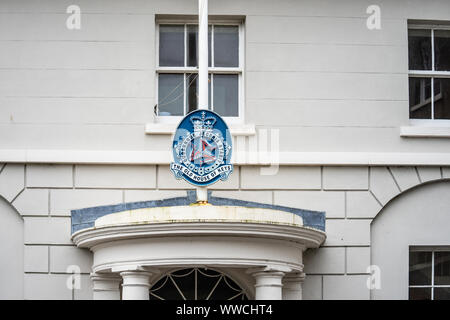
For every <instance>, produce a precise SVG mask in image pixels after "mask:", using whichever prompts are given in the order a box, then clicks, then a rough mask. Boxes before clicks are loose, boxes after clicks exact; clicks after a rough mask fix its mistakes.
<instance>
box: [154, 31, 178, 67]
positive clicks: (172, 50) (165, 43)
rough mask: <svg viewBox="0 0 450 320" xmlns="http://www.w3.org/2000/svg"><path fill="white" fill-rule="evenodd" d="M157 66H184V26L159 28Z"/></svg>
mask: <svg viewBox="0 0 450 320" xmlns="http://www.w3.org/2000/svg"><path fill="white" fill-rule="evenodd" d="M159 65H160V66H162V67H180V66H184V26H183V25H160V26H159Z"/></svg>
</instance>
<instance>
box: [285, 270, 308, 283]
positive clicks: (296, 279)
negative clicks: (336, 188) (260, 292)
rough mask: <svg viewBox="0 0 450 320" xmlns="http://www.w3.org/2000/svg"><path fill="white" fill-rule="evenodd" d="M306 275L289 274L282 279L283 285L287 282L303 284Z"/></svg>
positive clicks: (300, 273)
mask: <svg viewBox="0 0 450 320" xmlns="http://www.w3.org/2000/svg"><path fill="white" fill-rule="evenodd" d="M305 277H306V274H305V273H304V272H298V271H297V272H290V273H287V274H286V275H285V276H284V278H283V283H287V282H303V281H305Z"/></svg>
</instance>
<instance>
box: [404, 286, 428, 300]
mask: <svg viewBox="0 0 450 320" xmlns="http://www.w3.org/2000/svg"><path fill="white" fill-rule="evenodd" d="M409 300H431V288H409Z"/></svg>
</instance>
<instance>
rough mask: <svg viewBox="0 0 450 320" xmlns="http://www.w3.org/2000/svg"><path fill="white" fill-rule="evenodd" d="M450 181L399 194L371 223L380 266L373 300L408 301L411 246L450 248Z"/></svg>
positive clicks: (373, 256)
mask: <svg viewBox="0 0 450 320" xmlns="http://www.w3.org/2000/svg"><path fill="white" fill-rule="evenodd" d="M449 194H450V181H449V180H448V179H438V180H436V181H428V182H426V183H421V184H417V185H415V186H414V187H411V188H408V190H406V191H405V192H402V193H401V194H398V195H396V196H395V197H393V198H392V199H391V200H389V202H388V203H387V204H386V205H385V206H384V207H383V208H382V210H380V212H379V213H378V215H377V216H376V217H375V219H374V220H373V221H372V223H371V246H372V248H371V264H372V265H376V266H378V267H379V269H378V270H379V271H380V274H379V275H380V280H381V282H380V285H381V288H380V289H374V290H372V291H371V297H372V298H373V299H408V261H409V260H408V255H409V247H410V246H450V237H449V233H448V228H449V227H448V226H449V225H450V198H449V197H448V195H449Z"/></svg>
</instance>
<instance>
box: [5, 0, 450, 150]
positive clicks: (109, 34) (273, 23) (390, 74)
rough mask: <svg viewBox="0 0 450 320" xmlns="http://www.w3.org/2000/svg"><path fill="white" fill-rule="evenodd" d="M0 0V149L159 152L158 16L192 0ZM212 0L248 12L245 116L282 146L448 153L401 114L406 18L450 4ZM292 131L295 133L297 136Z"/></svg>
mask: <svg viewBox="0 0 450 320" xmlns="http://www.w3.org/2000/svg"><path fill="white" fill-rule="evenodd" d="M72 2H73V1H55V0H46V1H39V2H35V1H31V0H24V1H14V0H6V1H2V2H1V3H0V15H1V19H0V41H1V46H2V50H1V52H0V106H1V108H0V137H1V138H0V149H78V150H83V149H86V150H141V151H143V150H146V151H148V150H166V149H167V146H168V145H169V144H170V141H169V140H170V137H169V136H168V135H166V136H152V135H145V134H144V125H145V123H149V122H152V121H153V114H152V112H153V106H154V104H155V102H156V101H155V78H156V73H155V50H156V49H155V15H157V14H184V15H186V14H191V15H192V14H197V1H194V0H192V1H182V0H172V1H162V0H153V1H146V0H134V1H126V2H124V1H120V0H113V1H108V4H105V3H104V2H103V1H100V0H80V1H77V5H79V6H80V8H81V10H82V21H81V30H68V29H67V28H66V27H65V20H66V19H67V17H68V14H66V13H65V11H66V8H67V6H68V5H70V4H73V3H72ZM377 3H378V4H380V6H381V17H382V23H381V26H382V28H381V30H372V31H371V30H368V29H367V28H366V19H367V16H368V14H367V13H366V8H367V7H368V6H369V5H371V4H373V1H369V0H364V1H357V0H346V1H333V0H323V1H320V2H317V1H313V0H307V1H289V0H282V1H277V2H276V5H275V2H274V1H271V0H263V1H257V4H256V2H255V0H246V1H238V0H232V1H226V2H223V1H219V0H210V5H209V10H210V14H211V15H242V16H245V18H246V21H245V63H246V65H245V121H246V122H247V123H254V124H256V125H257V127H258V128H278V129H280V140H281V146H280V147H281V150H282V151H291V152H292V151H302V152H308V151H316V152H317V151H325V152H330V151H335V152H343V151H352V152H364V151H366V152H418V153H421V152H449V150H450V141H449V140H448V139H417V138H410V139H408V138H406V139H405V138H401V137H400V131H399V130H400V129H399V127H400V126H404V125H408V123H409V120H408V101H407V100H408V89H407V86H408V77H407V71H408V65H407V61H408V59H407V55H408V50H407V19H432V20H448V14H447V13H448V12H449V11H450V2H448V1H445V0H435V1H426V2H424V1H419V0H414V1H406V0H398V1H386V0H383V1H381V0H380V1H377ZM292 137H296V139H295V141H294V139H293V138H292Z"/></svg>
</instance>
